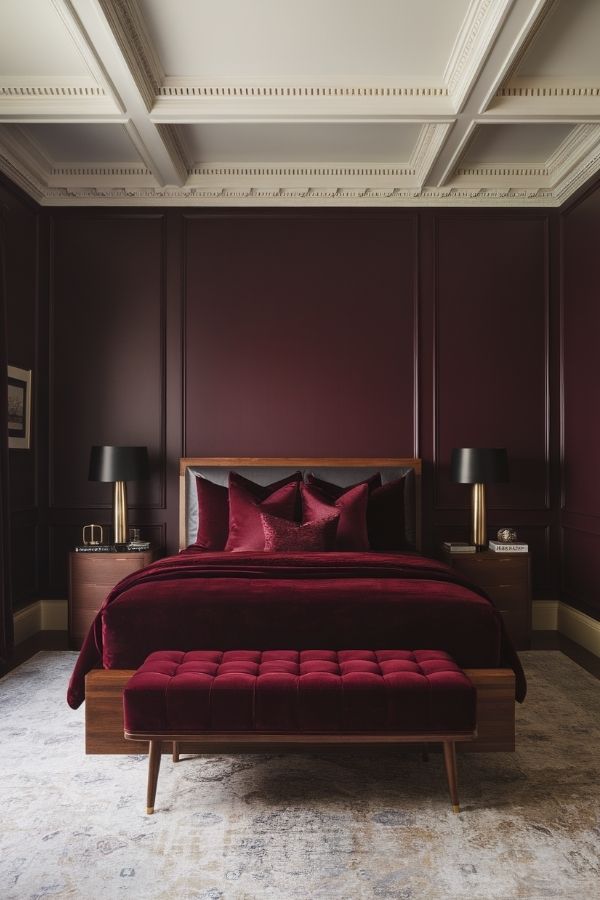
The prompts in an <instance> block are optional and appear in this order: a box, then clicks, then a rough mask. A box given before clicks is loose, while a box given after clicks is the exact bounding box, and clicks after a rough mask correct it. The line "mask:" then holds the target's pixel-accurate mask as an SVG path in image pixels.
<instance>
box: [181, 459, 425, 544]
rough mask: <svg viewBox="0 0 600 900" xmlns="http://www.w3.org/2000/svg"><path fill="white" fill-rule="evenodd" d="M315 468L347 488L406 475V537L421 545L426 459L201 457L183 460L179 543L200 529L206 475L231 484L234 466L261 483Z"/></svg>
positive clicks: (184, 541) (314, 470)
mask: <svg viewBox="0 0 600 900" xmlns="http://www.w3.org/2000/svg"><path fill="white" fill-rule="evenodd" d="M298 469H300V470H301V471H302V473H303V474H304V473H305V472H314V474H315V475H317V476H318V477H319V478H324V479H325V480H327V481H331V482H333V483H334V484H339V485H342V486H345V485H347V484H355V483H356V482H357V481H362V480H364V479H365V478H368V477H369V476H370V475H373V474H375V472H381V478H382V481H383V483H384V484H386V483H387V482H388V481H394V480H395V479H396V478H400V477H402V476H403V475H405V476H406V478H407V481H406V490H405V492H404V505H405V508H404V518H405V523H406V537H407V540H408V541H409V542H410V543H411V544H413V545H414V547H415V548H416V549H417V550H420V549H421V460H420V459H395V458H389V457H387V458H384V459H372V458H365V459H357V458H355V459H336V458H322V457H316V458H312V459H311V458H307V457H302V458H299V459H290V458H287V457H286V458H264V459H263V458H254V457H232V458H202V457H187V458H183V459H181V460H180V461H179V485H180V487H179V498H180V499H179V546H180V548H183V547H187V546H188V545H189V544H192V543H193V542H194V540H195V539H196V533H197V531H198V497H197V493H196V489H195V488H196V481H195V480H196V478H197V477H204V478H208V479H209V481H213V482H215V484H222V485H226V484H227V482H228V477H229V472H230V471H231V470H234V471H235V472H239V473H240V474H241V475H244V476H245V477H246V478H250V479H251V480H252V481H255V482H257V484H270V483H271V482H272V481H276V480H278V479H279V478H284V477H285V476H286V475H289V474H291V473H292V472H296V471H298Z"/></svg>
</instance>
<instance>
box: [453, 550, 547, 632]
mask: <svg viewBox="0 0 600 900" xmlns="http://www.w3.org/2000/svg"><path fill="white" fill-rule="evenodd" d="M443 558H444V562H446V563H448V565H450V566H452V568H453V569H456V571H457V572H459V573H460V575H462V576H463V577H464V578H466V579H467V580H468V581H472V582H473V584H476V585H477V586H478V587H480V588H483V590H484V591H485V592H486V594H488V595H489V596H490V598H491V599H492V600H493V601H494V603H495V605H496V606H497V608H498V609H499V610H500V612H501V613H502V618H503V619H504V623H505V625H506V630H507V631H508V633H509V635H510V637H511V638H512V640H513V643H514V644H515V646H516V647H517V649H518V650H527V649H528V648H529V647H530V646H531V578H530V557H529V553H495V552H494V551H493V550H482V551H481V552H480V553H448V552H446V551H443Z"/></svg>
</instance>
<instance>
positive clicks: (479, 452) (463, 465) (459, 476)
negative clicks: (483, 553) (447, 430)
mask: <svg viewBox="0 0 600 900" xmlns="http://www.w3.org/2000/svg"><path fill="white" fill-rule="evenodd" d="M450 475H451V478H452V481H454V482H457V483H458V484H472V485H473V495H472V497H473V501H472V510H471V543H472V544H475V546H476V547H477V549H478V550H483V549H484V548H485V547H486V546H487V523H486V509H485V486H486V484H495V483H496V482H500V481H508V457H507V454H506V449H504V448H499V447H458V448H455V449H454V450H453V451H452V458H451V461H450Z"/></svg>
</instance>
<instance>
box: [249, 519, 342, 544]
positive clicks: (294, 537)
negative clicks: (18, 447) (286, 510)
mask: <svg viewBox="0 0 600 900" xmlns="http://www.w3.org/2000/svg"><path fill="white" fill-rule="evenodd" d="M260 518H261V521H262V527H263V533H264V536H265V550H271V551H279V552H284V551H290V550H333V548H334V546H335V533H336V531H337V526H338V522H339V518H340V516H339V513H336V514H335V515H330V516H327V517H326V518H324V519H315V520H314V521H311V522H303V523H302V524H300V523H299V522H289V521H288V520H287V519H280V518H279V516H271V515H269V514H268V513H264V512H263V513H261V514H260Z"/></svg>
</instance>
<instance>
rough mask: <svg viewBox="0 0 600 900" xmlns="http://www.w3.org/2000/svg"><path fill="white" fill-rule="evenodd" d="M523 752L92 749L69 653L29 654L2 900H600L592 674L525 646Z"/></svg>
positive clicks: (1, 851) (20, 682) (3, 726)
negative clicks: (152, 761) (151, 810)
mask: <svg viewBox="0 0 600 900" xmlns="http://www.w3.org/2000/svg"><path fill="white" fill-rule="evenodd" d="M523 659H524V663H525V667H526V671H527V675H528V678H529V696H528V699H527V701H526V703H525V704H524V705H523V706H522V707H520V708H519V709H518V751H517V752H516V753H515V754H508V753H507V754H488V755H470V756H468V757H462V758H459V778H460V789H461V800H462V804H463V812H461V814H460V815H459V816H455V815H453V814H452V812H451V810H450V804H449V801H448V797H447V792H446V783H445V779H444V775H443V766H442V759H441V756H440V755H439V754H431V756H430V760H429V762H427V763H425V762H423V761H422V760H421V756H420V753H419V752H418V751H417V750H416V749H415V748H412V749H409V748H407V749H404V750H400V751H395V750H393V751H388V750H377V751H369V750H367V751H361V752H354V751H352V752H349V751H335V752H323V753H319V754H314V755H308V754H306V755H301V754H298V755H284V754H275V755H246V756H238V757H196V758H184V759H183V760H182V762H180V763H179V764H178V765H177V766H173V764H172V762H171V760H170V757H163V763H162V770H161V775H160V780H159V784H158V795H157V812H156V814H155V815H154V816H146V815H145V783H146V759H145V757H142V756H131V757H126V756H120V757H119V756H113V757H111V756H104V757H98V756H87V757H86V756H85V755H84V753H83V709H80V710H78V711H77V712H73V711H72V710H70V709H69V708H68V707H67V705H66V703H65V690H66V683H67V679H68V676H69V674H70V672H71V669H72V666H73V663H74V661H75V654H74V653H68V652H60V653H55V652H44V653H39V654H38V655H37V656H35V657H34V658H33V659H32V660H30V661H29V662H28V663H26V664H25V665H23V666H21V667H20V668H18V669H16V670H14V671H13V672H11V673H10V674H9V675H7V676H6V677H5V678H4V679H2V680H1V681H0V734H1V743H0V811H1V823H2V824H1V830H0V897H2V898H3V900H25V898H27V900H42V898H46V897H50V898H57V897H60V898H62V897H76V898H80V897H81V898H90V900H91V898H94V900H98V898H120V897H132V898H136V900H137V898H144V900H154V898H161V900H162V898H164V900H172V898H178V900H192V898H194V900H221V898H223V900H253V898H276V900H288V898H289V900H293V898H302V900H309V898H310V900H312V898H344V900H353V898H394V900H396V898H397V900H413V898H424V900H425V898H426V900H458V898H473V900H475V898H476V900H484V898H485V900H488V898H494V900H495V898H502V900H505V898H507V900H508V898H528V900H534V898H549V897H553V898H560V900H567V898H577V900H587V898H591V897H597V896H599V894H598V885H599V884H600V880H599V877H600V853H599V849H600V752H599V750H598V747H599V746H600V682H598V681H596V680H595V679H594V678H593V677H592V676H591V675H588V673H587V672H585V671H583V670H582V669H580V668H579V667H578V666H577V665H575V663H573V662H571V661H570V660H569V659H567V657H565V656H563V655H562V654H561V653H560V652H558V651H556V652H554V651H552V652H546V651H544V652H541V651H538V652H529V653H525V654H523Z"/></svg>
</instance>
